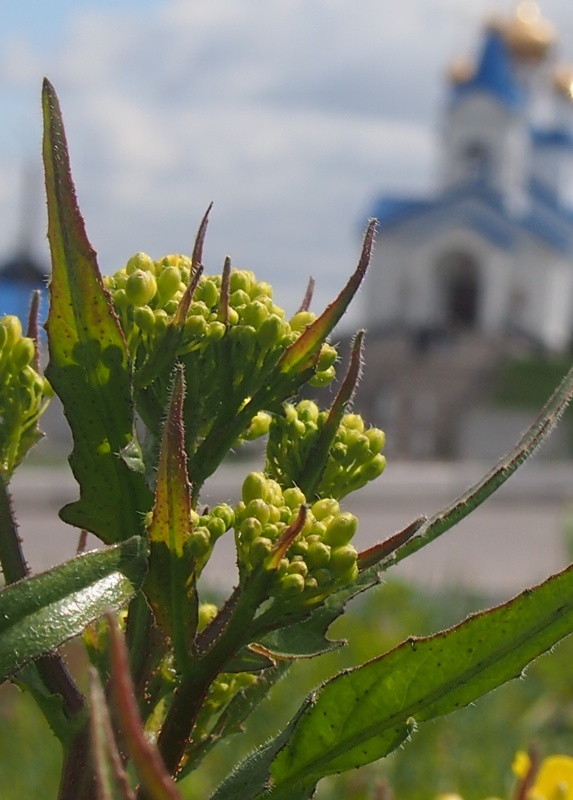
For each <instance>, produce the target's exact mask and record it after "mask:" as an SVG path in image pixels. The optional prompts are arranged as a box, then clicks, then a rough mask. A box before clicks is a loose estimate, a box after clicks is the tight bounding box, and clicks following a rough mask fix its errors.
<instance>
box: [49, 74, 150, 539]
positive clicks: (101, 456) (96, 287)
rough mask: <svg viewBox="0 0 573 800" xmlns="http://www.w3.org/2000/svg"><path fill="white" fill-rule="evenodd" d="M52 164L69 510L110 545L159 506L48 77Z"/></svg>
mask: <svg viewBox="0 0 573 800" xmlns="http://www.w3.org/2000/svg"><path fill="white" fill-rule="evenodd" d="M42 101H43V111H44V145H43V148H44V169H45V174H46V191H47V199H48V238H49V241H50V250H51V254H52V277H51V282H50V301H51V303H50V311H49V314H48V321H47V323H46V329H47V332H48V342H49V352H50V362H49V365H48V368H47V370H46V374H47V376H48V378H49V380H50V383H51V384H52V386H53V388H54V391H55V392H56V393H57V394H58V395H59V397H60V399H61V401H62V403H63V406H64V412H65V414H66V418H67V420H68V422H69V425H70V427H71V430H72V434H73V439H74V449H73V452H72V454H71V456H70V464H71V466H72V469H73V472H74V475H75V477H76V480H77V481H78V483H79V486H80V499H79V500H78V501H77V502H74V503H71V504H69V505H67V506H65V507H64V508H63V509H62V511H61V512H60V515H61V517H62V519H63V520H65V521H66V522H69V523H70V524H72V525H76V526H77V527H80V528H85V529H86V530H89V531H92V532H93V533H94V534H96V536H99V538H100V539H102V540H103V541H104V542H106V543H113V542H117V541H121V540H122V539H127V538H128V537H129V536H132V535H133V534H135V533H137V532H139V531H141V519H142V514H141V512H142V511H146V510H147V509H148V508H149V507H150V505H151V493H150V492H149V491H148V490H147V487H146V485H145V480H144V477H143V475H141V474H138V473H134V472H132V471H131V470H130V469H129V467H128V465H127V464H126V463H125V461H124V460H123V459H122V458H121V457H120V453H121V452H122V451H124V450H125V448H127V447H128V445H129V444H130V442H131V440H132V436H133V433H132V432H133V405H132V397H131V377H130V375H131V368H130V364H129V359H128V354H127V348H126V344H125V340H124V336H123V333H122V331H121V328H120V325H119V321H118V319H117V316H116V315H115V312H114V310H113V306H112V303H111V300H110V298H109V296H108V294H107V292H105V290H104V288H103V283H102V278H101V275H100V272H99V269H98V266H97V261H96V256H95V252H94V251H93V249H92V247H91V245H90V243H89V241H88V239H87V236H86V232H85V226H84V221H83V219H82V216H81V214H80V211H79V208H78V203H77V200H76V194H75V188H74V184H73V181H72V177H71V172H70V163H69V156H68V149H67V144H66V138H65V132H64V127H63V122H62V116H61V112H60V107H59V103H58V99H57V97H56V93H55V91H54V89H53V87H52V86H51V84H50V83H49V82H48V81H44V89H43V95H42Z"/></svg>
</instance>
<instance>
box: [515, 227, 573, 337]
mask: <svg viewBox="0 0 573 800" xmlns="http://www.w3.org/2000/svg"><path fill="white" fill-rule="evenodd" d="M514 273H515V279H514V284H516V285H520V286H523V287H524V288H523V293H524V304H523V311H522V315H521V319H520V326H521V327H522V328H523V329H524V330H525V331H526V332H527V333H528V334H530V335H531V336H533V337H534V338H536V339H538V340H539V341H541V342H542V343H543V344H544V345H545V346H546V347H548V348H549V349H552V350H560V349H562V348H564V347H566V346H567V345H568V343H569V340H570V337H571V330H570V320H571V318H572V312H573V265H572V264H571V263H570V262H569V261H567V260H566V259H564V258H559V257H557V256H556V255H555V252H554V251H552V250H549V249H548V248H546V247H544V246H543V245H540V244H539V243H537V242H530V241H527V242H526V243H524V247H523V248H522V250H521V251H520V252H519V254H518V255H517V256H516V259H515V270H514Z"/></svg>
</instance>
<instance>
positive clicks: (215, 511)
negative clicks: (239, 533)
mask: <svg viewBox="0 0 573 800" xmlns="http://www.w3.org/2000/svg"><path fill="white" fill-rule="evenodd" d="M211 516H212V517H219V519H222V520H223V522H224V523H225V530H226V531H228V530H229V528H231V527H232V526H233V523H234V522H235V512H234V511H233V509H232V508H231V506H230V505H227V503H220V504H219V505H218V506H215V507H214V508H212V509H211Z"/></svg>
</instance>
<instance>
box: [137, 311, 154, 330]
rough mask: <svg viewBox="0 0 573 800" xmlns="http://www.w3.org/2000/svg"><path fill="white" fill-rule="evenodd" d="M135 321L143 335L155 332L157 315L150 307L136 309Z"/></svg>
mask: <svg viewBox="0 0 573 800" xmlns="http://www.w3.org/2000/svg"><path fill="white" fill-rule="evenodd" d="M133 321H134V322H135V324H136V325H137V326H138V328H139V329H140V330H142V331H143V333H153V331H154V330H155V314H154V313H153V311H152V309H151V308H150V307H149V306H137V308H134V310H133Z"/></svg>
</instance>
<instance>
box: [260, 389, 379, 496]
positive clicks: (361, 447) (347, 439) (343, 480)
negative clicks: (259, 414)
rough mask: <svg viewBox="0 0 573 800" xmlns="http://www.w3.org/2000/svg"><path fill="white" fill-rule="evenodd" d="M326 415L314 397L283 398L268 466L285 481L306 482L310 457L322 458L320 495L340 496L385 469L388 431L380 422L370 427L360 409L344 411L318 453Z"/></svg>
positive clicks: (273, 424) (271, 433) (271, 435)
mask: <svg viewBox="0 0 573 800" xmlns="http://www.w3.org/2000/svg"><path fill="white" fill-rule="evenodd" d="M328 416H329V412H328V411H320V410H319V408H318V406H317V405H316V403H314V402H313V401H312V400H301V401H300V402H299V403H297V404H296V405H294V404H292V403H283V411H282V414H276V415H275V416H274V417H273V420H272V422H271V425H270V428H269V441H268V445H267V464H266V471H267V472H268V474H269V475H271V476H272V477H273V478H274V479H275V480H277V481H278V482H279V483H280V484H281V486H287V487H288V486H295V485H298V484H302V483H304V477H305V472H306V470H307V469H308V468H309V467H310V466H314V464H312V465H311V464H310V461H313V462H314V463H315V462H316V459H320V458H322V459H323V460H324V469H323V470H322V473H321V477H320V481H319V483H318V485H317V487H316V495H317V496H318V497H335V498H337V499H338V500H340V499H341V498H343V497H345V496H346V495H347V494H349V493H350V492H354V491H356V490H357V489H360V488H361V487H362V486H364V485H365V484H366V483H368V482H369V481H372V480H374V479H375V478H377V477H378V476H379V475H380V474H381V473H382V472H383V470H384V468H385V466H386V458H385V456H384V455H382V450H383V449H384V444H385V440H386V437H385V435H384V432H383V431H381V430H380V429H379V428H368V429H367V428H366V426H365V424H364V420H363V419H362V417H361V416H360V415H359V414H344V415H343V417H342V419H341V421H340V424H339V426H338V430H337V431H336V434H335V437H334V441H333V442H332V445H331V446H330V448H329V450H328V452H326V453H323V454H321V453H317V452H316V445H317V440H318V438H319V436H320V433H321V431H322V429H323V427H324V424H325V422H326V420H327V419H328Z"/></svg>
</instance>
